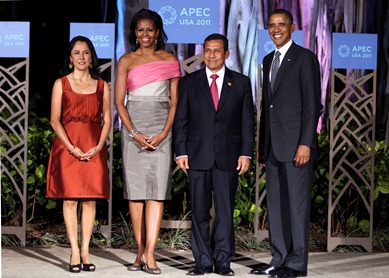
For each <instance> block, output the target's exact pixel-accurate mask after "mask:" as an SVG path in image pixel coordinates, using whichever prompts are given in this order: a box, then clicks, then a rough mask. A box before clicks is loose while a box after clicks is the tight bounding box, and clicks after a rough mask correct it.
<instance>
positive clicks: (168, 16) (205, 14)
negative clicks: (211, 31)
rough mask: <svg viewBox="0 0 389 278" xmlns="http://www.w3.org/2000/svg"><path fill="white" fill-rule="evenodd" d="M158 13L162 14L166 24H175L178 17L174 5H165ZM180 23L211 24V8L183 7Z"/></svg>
mask: <svg viewBox="0 0 389 278" xmlns="http://www.w3.org/2000/svg"><path fill="white" fill-rule="evenodd" d="M158 14H159V15H160V16H161V18H162V21H163V23H164V24H165V25H171V24H173V23H174V22H175V21H176V19H177V11H176V9H174V8H173V7H172V6H163V7H162V8H161V9H160V10H159V11H158ZM179 16H180V20H179V24H180V25H198V26H204V25H208V26H209V25H211V19H210V17H211V9H210V8H200V7H197V8H195V7H189V8H186V7H183V8H182V9H181V12H180V14H179Z"/></svg>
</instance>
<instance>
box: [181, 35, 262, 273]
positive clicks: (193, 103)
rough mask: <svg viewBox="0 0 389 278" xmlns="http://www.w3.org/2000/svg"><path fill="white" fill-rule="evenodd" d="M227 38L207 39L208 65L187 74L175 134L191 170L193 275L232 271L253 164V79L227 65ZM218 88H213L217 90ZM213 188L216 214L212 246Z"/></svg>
mask: <svg viewBox="0 0 389 278" xmlns="http://www.w3.org/2000/svg"><path fill="white" fill-rule="evenodd" d="M229 55H230V52H229V50H228V40H227V38H226V37H225V36H223V35H221V34H212V35H209V36H208V37H207V38H206V39H205V41H204V64H205V67H204V68H202V69H200V70H198V71H195V72H193V73H191V74H188V75H186V76H184V77H183V78H182V79H181V80H180V82H179V96H178V104H177V111H176V116H175V122H174V126H173V136H174V141H175V154H176V157H177V158H176V161H177V164H178V165H179V167H180V168H182V169H185V170H187V171H188V177H189V189H190V195H191V205H192V237H191V240H192V253H193V257H194V259H195V261H196V267H195V268H194V269H192V270H191V271H189V272H188V275H203V274H205V273H211V272H213V270H214V272H215V273H217V274H220V275H223V276H233V275H234V271H233V270H232V269H231V267H230V263H231V261H232V259H233V258H234V255H235V240H234V225H233V210H234V205H235V194H236V190H237V186H238V175H242V174H244V173H245V172H246V171H247V170H248V168H249V165H250V159H251V158H252V156H253V151H254V132H255V123H254V122H255V116H254V104H253V96H252V93H251V92H252V91H251V84H250V79H249V78H248V77H247V76H245V75H243V74H241V73H238V72H235V71H232V70H230V69H228V68H227V67H226V66H225V64H224V62H225V60H226V59H227V58H228V57H229ZM212 92H213V93H212ZM212 193H213V199H214V205H215V206H214V207H215V213H216V220H215V229H214V247H213V248H212V247H211V235H210V209H211V205H212Z"/></svg>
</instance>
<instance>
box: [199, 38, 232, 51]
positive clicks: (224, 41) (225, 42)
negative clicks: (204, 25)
mask: <svg viewBox="0 0 389 278" xmlns="http://www.w3.org/2000/svg"><path fill="white" fill-rule="evenodd" d="M214 40H222V41H223V48H224V51H225V52H227V51H228V39H227V38H226V37H225V36H223V35H222V34H218V33H214V34H211V35H209V36H208V37H206V38H205V40H204V45H205V42H207V41H214Z"/></svg>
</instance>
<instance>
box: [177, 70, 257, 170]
mask: <svg viewBox="0 0 389 278" xmlns="http://www.w3.org/2000/svg"><path fill="white" fill-rule="evenodd" d="M254 126H255V116H254V104H253V96H252V90H251V84H250V79H249V78H248V77H247V76H245V75H243V74H240V73H238V72H235V71H232V70H229V69H228V68H227V67H226V70H225V76H224V80H223V87H222V90H221V95H220V100H219V107H218V110H217V111H215V108H214V104H213V101H212V96H211V92H210V88H209V83H208V80H207V75H206V71H205V68H203V69H200V70H198V71H195V72H193V73H191V74H188V75H186V76H184V77H183V78H181V80H180V81H179V96H178V104H177V111H176V116H175V122H174V127H173V136H174V142H175V143H174V144H175V154H176V157H178V156H181V155H188V162H189V167H190V169H191V170H209V169H210V168H211V167H212V166H213V164H214V163H215V161H216V165H217V167H218V168H219V169H221V170H227V171H233V170H234V171H236V167H237V162H238V158H239V156H241V155H244V156H249V157H253V149H254V137H255V136H254Z"/></svg>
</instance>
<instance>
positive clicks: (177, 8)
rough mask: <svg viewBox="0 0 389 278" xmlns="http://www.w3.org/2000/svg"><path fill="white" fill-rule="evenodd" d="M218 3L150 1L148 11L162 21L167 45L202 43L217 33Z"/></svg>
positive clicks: (203, 0) (205, 0) (186, 0)
mask: <svg viewBox="0 0 389 278" xmlns="http://www.w3.org/2000/svg"><path fill="white" fill-rule="evenodd" d="M219 5H220V2H219V1H208V0H197V1H193V0H180V1H177V0H150V1H149V8H150V10H153V11H156V12H157V13H158V14H159V15H160V16H161V18H162V20H163V25H164V29H165V32H166V35H167V37H168V41H167V42H168V43H203V42H204V39H205V37H207V36H208V35H210V34H212V33H219V18H220V6H219Z"/></svg>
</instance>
